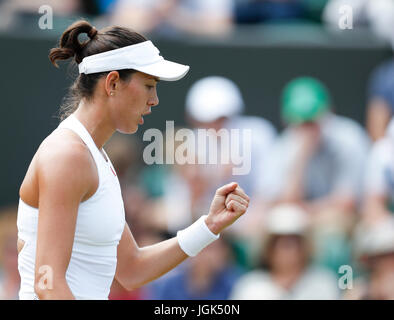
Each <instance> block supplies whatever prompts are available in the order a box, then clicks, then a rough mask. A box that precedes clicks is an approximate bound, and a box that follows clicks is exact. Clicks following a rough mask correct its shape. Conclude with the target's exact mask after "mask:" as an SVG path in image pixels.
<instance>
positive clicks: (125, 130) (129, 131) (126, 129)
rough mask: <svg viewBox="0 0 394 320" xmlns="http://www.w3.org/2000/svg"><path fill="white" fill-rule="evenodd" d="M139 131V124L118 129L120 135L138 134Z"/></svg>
mask: <svg viewBox="0 0 394 320" xmlns="http://www.w3.org/2000/svg"><path fill="white" fill-rule="evenodd" d="M137 130H138V124H137V123H133V124H129V125H127V126H123V127H122V128H119V129H118V131H119V132H120V133H124V134H133V133H136V132H137Z"/></svg>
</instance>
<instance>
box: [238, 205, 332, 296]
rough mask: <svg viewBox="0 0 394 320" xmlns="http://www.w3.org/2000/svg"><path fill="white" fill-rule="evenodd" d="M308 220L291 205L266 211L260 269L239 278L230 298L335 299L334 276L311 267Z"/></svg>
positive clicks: (323, 270) (297, 208) (306, 216)
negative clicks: (264, 267)
mask: <svg viewBox="0 0 394 320" xmlns="http://www.w3.org/2000/svg"><path fill="white" fill-rule="evenodd" d="M309 222H310V221H309V218H308V215H307V213H306V212H304V211H303V210H302V209H301V208H299V207H297V206H293V205H280V206H277V207H275V208H273V209H272V210H271V211H270V212H268V218H267V223H266V225H265V232H266V239H265V241H264V246H263V248H262V256H263V262H264V264H265V265H266V270H264V269H263V268H262V267H261V268H259V269H257V270H253V271H250V272H249V273H247V274H245V275H244V276H242V277H241V278H240V279H239V280H238V282H237V283H236V284H235V286H234V289H233V292H232V294H231V298H232V299H241V300H278V299H288V300H304V299H308V300H309V299H318V300H322V299H338V298H339V289H338V285H337V280H336V277H335V275H334V274H332V273H331V272H329V271H327V270H325V269H322V268H320V267H316V266H313V265H312V264H311V260H310V258H311V250H312V249H311V243H310V240H309V238H308V225H309Z"/></svg>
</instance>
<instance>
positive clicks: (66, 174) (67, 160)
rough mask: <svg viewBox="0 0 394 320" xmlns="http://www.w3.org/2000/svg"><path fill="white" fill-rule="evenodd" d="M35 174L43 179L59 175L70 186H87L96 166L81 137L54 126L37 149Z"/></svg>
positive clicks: (95, 176) (95, 172)
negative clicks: (54, 129) (53, 129)
mask: <svg viewBox="0 0 394 320" xmlns="http://www.w3.org/2000/svg"><path fill="white" fill-rule="evenodd" d="M37 175H38V177H39V179H42V180H43V181H53V180H57V179H60V181H61V182H63V183H67V182H69V183H71V184H72V185H73V187H78V186H80V187H82V188H88V189H90V185H91V183H94V182H95V180H96V178H97V169H96V164H95V162H94V160H93V157H92V155H91V153H90V151H89V149H88V147H87V146H86V145H85V144H84V143H83V141H82V140H81V139H80V138H79V137H78V136H77V135H76V134H75V133H73V132H71V131H69V130H58V131H55V132H53V133H52V134H51V135H50V136H48V137H47V139H45V140H44V141H43V143H42V144H41V146H40V148H39V150H38V152H37ZM54 182H57V181H54ZM69 183H67V184H69Z"/></svg>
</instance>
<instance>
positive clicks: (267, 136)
mask: <svg viewBox="0 0 394 320" xmlns="http://www.w3.org/2000/svg"><path fill="white" fill-rule="evenodd" d="M244 110H245V104H244V101H243V98H242V94H241V91H240V90H239V88H238V86H237V85H236V84H235V83H234V82H233V81H231V80H230V79H228V78H225V77H221V76H210V77H205V78H202V79H200V80H198V81H196V82H195V83H194V84H193V85H192V87H191V88H190V89H189V91H188V93H187V96H186V117H187V120H188V122H189V123H190V124H191V127H192V128H194V129H199V128H202V129H214V130H215V131H216V133H217V134H219V131H220V130H221V129H225V130H228V131H230V130H232V129H238V130H239V132H240V134H241V137H240V142H241V146H240V147H239V148H240V150H242V149H243V143H248V142H249V141H246V140H247V139H246V136H244V135H243V133H244V131H243V130H245V129H250V130H251V141H250V145H251V148H250V151H251V170H250V172H248V173H247V174H241V175H237V176H235V175H234V171H233V170H228V169H224V170H226V171H227V176H226V174H225V175H224V176H225V178H224V179H225V180H229V179H235V178H236V179H237V181H240V183H242V185H244V186H245V190H246V192H248V194H249V195H250V196H251V197H253V195H254V193H255V192H256V187H257V181H256V175H257V174H260V177H264V175H265V173H264V171H265V165H266V162H267V155H268V153H269V151H270V148H271V147H272V145H273V142H274V139H275V137H276V129H275V128H274V126H273V125H272V124H271V123H270V122H269V121H268V120H266V119H263V118H261V117H257V116H246V115H243V114H242V113H243V112H244ZM232 142H233V141H232ZM218 147H222V148H223V146H218ZM236 147H237V146H236V145H235V144H234V145H230V148H236ZM225 151H226V150H223V149H221V150H220V152H225ZM233 166H234V164H233ZM221 168H222V169H223V168H224V166H223V165H222V164H220V166H219V168H218V170H219V169H221ZM232 168H233V167H232ZM232 168H231V169H232Z"/></svg>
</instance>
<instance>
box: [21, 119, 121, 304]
mask: <svg viewBox="0 0 394 320" xmlns="http://www.w3.org/2000/svg"><path fill="white" fill-rule="evenodd" d="M59 128H68V129H70V130H72V131H74V132H75V133H76V134H78V135H79V136H80V137H81V139H82V140H83V142H84V143H85V144H86V145H87V147H88V148H89V150H90V153H91V154H92V156H93V158H94V161H95V162H96V166H97V169H98V177H99V184H98V188H97V190H96V192H95V193H94V195H93V196H91V197H90V198H89V199H88V200H86V201H84V202H81V203H80V205H79V208H78V215H77V221H76V230H75V235H74V244H73V248H72V254H71V259H70V263H69V265H68V269H67V273H66V280H67V283H68V285H69V287H70V289H71V291H72V293H73V295H74V296H75V298H76V299H95V300H97V299H108V295H109V291H110V287H111V284H112V281H113V278H114V275H115V270H116V264H117V256H116V254H117V246H118V243H119V240H120V238H121V236H122V232H123V229H124V226H125V213H124V206H123V200H122V195H121V190H120V185H119V180H118V178H117V176H116V173H115V170H114V168H113V166H112V163H111V161H110V160H109V158H108V156H107V154H106V153H105V151H104V150H103V152H104V154H105V155H106V156H107V159H108V161H106V160H105V158H104V156H103V155H102V154H101V152H100V151H99V149H98V148H97V146H96V144H95V143H94V141H93V139H92V137H91V136H90V134H89V132H88V131H87V130H86V128H85V127H84V126H83V125H82V123H81V122H79V121H78V119H77V118H76V117H75V116H74V115H71V116H69V117H68V118H67V119H65V120H64V121H63V122H61V123H60V124H59V126H58V128H57V129H56V130H58V129H59ZM38 214H39V210H38V209H37V208H33V207H31V206H29V205H27V204H26V203H24V202H23V201H22V199H19V207H18V219H17V226H18V237H19V238H21V239H22V240H24V241H25V245H24V247H23V248H22V250H21V252H20V253H19V255H18V269H19V273H20V276H21V287H20V291H19V298H20V299H36V298H37V297H36V295H35V293H34V270H35V253H36V240H37V223H38Z"/></svg>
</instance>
